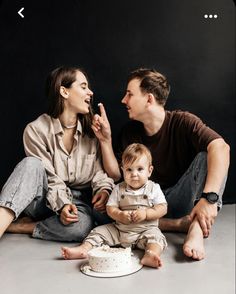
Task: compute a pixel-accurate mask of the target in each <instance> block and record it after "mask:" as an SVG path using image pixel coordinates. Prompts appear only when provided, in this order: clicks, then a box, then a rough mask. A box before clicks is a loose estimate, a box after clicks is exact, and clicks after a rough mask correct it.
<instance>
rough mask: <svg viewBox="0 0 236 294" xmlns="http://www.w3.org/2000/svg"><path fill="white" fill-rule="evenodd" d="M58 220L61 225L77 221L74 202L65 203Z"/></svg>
mask: <svg viewBox="0 0 236 294" xmlns="http://www.w3.org/2000/svg"><path fill="white" fill-rule="evenodd" d="M60 221H61V222H62V223H63V225H69V224H70V223H75V222H78V221H79V218H78V210H77V207H76V206H75V205H74V204H66V205H65V206H64V207H63V208H62V211H61V214H60Z"/></svg>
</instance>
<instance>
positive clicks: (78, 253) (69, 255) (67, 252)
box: [61, 242, 92, 259]
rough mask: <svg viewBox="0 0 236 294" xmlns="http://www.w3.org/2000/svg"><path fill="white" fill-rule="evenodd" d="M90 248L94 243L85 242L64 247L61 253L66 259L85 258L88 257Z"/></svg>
mask: <svg viewBox="0 0 236 294" xmlns="http://www.w3.org/2000/svg"><path fill="white" fill-rule="evenodd" d="M90 249H92V245H91V244H90V243H88V242H87V243H86V242H85V243H83V244H82V245H80V246H77V247H72V248H70V247H62V248H61V254H62V256H63V257H64V259H84V258H87V257H88V251H89V250H90Z"/></svg>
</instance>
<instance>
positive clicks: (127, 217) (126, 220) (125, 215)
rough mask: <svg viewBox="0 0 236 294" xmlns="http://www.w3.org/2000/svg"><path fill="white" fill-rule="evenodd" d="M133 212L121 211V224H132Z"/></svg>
mask: <svg viewBox="0 0 236 294" xmlns="http://www.w3.org/2000/svg"><path fill="white" fill-rule="evenodd" d="M131 215H132V211H128V210H126V211H121V212H120V213H119V216H120V222H121V223H122V224H125V225H128V224H130V223H131V222H132V216H131Z"/></svg>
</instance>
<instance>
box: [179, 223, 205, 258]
mask: <svg viewBox="0 0 236 294" xmlns="http://www.w3.org/2000/svg"><path fill="white" fill-rule="evenodd" d="M183 251H184V254H185V255H186V256H188V257H191V258H193V259H195V260H201V259H203V258H204V257H205V249H204V242H203V233H202V229H201V227H200V225H199V222H198V221H197V219H194V220H193V222H192V224H191V225H190V228H189V231H188V235H187V237H186V239H185V242H184V245H183Z"/></svg>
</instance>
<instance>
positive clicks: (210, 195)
mask: <svg viewBox="0 0 236 294" xmlns="http://www.w3.org/2000/svg"><path fill="white" fill-rule="evenodd" d="M201 198H205V199H206V200H207V201H208V202H209V203H211V204H215V203H216V202H217V201H218V200H219V195H218V194H216V193H215V192H208V193H204V192H203V193H202V196H201Z"/></svg>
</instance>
